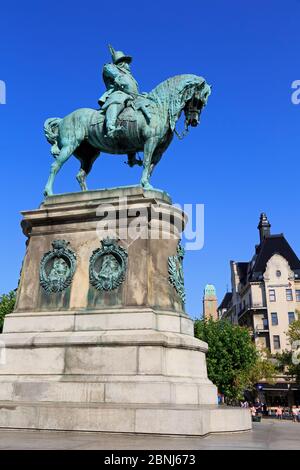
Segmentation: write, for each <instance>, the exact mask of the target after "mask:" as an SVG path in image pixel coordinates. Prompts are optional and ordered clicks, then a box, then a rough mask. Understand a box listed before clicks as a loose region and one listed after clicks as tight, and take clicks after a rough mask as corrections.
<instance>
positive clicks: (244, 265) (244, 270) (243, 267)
mask: <svg viewBox="0 0 300 470" xmlns="http://www.w3.org/2000/svg"><path fill="white" fill-rule="evenodd" d="M249 264H250V263H248V261H246V262H244V261H243V262H239V263H236V267H237V272H238V275H239V278H240V282H241V284H246V282H247V274H248V267H249Z"/></svg>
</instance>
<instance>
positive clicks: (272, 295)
mask: <svg viewBox="0 0 300 470" xmlns="http://www.w3.org/2000/svg"><path fill="white" fill-rule="evenodd" d="M269 300H270V302H276V294H275V289H269Z"/></svg>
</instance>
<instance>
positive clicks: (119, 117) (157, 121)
mask: <svg viewBox="0 0 300 470" xmlns="http://www.w3.org/2000/svg"><path fill="white" fill-rule="evenodd" d="M109 47H110V51H111V55H112V63H110V64H106V65H105V66H104V68H103V80H104V83H105V85H106V91H105V93H104V94H103V95H102V96H101V97H100V98H99V101H98V102H99V105H100V109H98V110H96V109H90V108H81V109H77V110H76V111H73V112H72V113H71V114H69V115H68V116H66V117H64V118H62V119H61V118H50V119H47V120H46V122H45V124H44V131H45V135H46V138H47V140H48V142H49V143H50V144H51V146H52V147H51V153H52V155H53V157H54V159H55V160H54V162H53V163H52V165H51V171H50V176H49V179H48V181H47V184H46V187H45V190H44V194H45V196H50V195H52V194H53V183H54V179H55V176H56V174H57V172H58V171H59V170H60V168H61V167H62V165H63V164H64V163H65V162H66V161H67V160H68V159H69V158H70V156H71V155H74V156H75V157H76V158H78V160H79V161H80V163H81V168H80V170H79V173H78V174H77V180H78V182H79V184H80V186H81V189H82V190H83V191H84V190H87V186H86V176H87V175H88V174H89V172H90V171H91V169H92V166H93V163H94V162H95V160H96V158H97V157H98V156H99V155H100V152H105V153H109V154H114V155H124V154H127V156H128V164H129V165H130V166H134V165H140V166H143V172H142V177H141V181H140V184H141V185H142V186H143V187H144V188H145V189H151V188H152V186H151V185H150V182H149V180H150V176H151V174H152V172H153V170H154V168H155V166H156V165H157V164H158V162H159V161H160V159H161V157H162V155H163V153H164V152H165V151H166V149H167V148H168V146H169V145H170V143H171V141H172V138H173V136H174V133H175V132H176V129H175V125H176V122H177V121H178V119H179V118H180V115H181V113H182V111H183V112H184V114H185V130H186V131H187V130H188V128H189V126H192V127H196V126H197V125H198V123H199V117H200V113H201V110H202V108H203V107H204V106H205V105H206V103H207V100H208V97H209V95H210V93H211V88H210V86H209V85H208V84H207V83H206V81H205V79H204V78H202V77H198V76H197V75H191V74H187V75H176V76H175V77H172V78H169V79H167V80H165V81H164V82H162V83H160V84H159V85H158V86H157V87H156V88H154V89H153V90H152V91H151V92H150V93H140V92H139V89H138V84H137V82H136V80H135V79H134V77H133V76H132V74H131V69H130V63H131V61H132V58H131V57H130V56H127V55H125V54H124V53H123V52H121V51H115V50H114V49H113V48H112V47H111V46H109ZM137 152H143V154H144V156H143V160H140V159H137V158H136V154H137Z"/></svg>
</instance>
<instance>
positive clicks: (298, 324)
mask: <svg viewBox="0 0 300 470" xmlns="http://www.w3.org/2000/svg"><path fill="white" fill-rule="evenodd" d="M296 314H297V319H296V320H295V321H293V322H292V323H290V325H289V329H288V331H287V338H288V340H289V342H290V343H291V344H292V343H293V342H294V341H299V340H300V316H299V311H298V310H296Z"/></svg>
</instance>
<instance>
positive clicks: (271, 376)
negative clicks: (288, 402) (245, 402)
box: [248, 351, 278, 390]
mask: <svg viewBox="0 0 300 470" xmlns="http://www.w3.org/2000/svg"><path fill="white" fill-rule="evenodd" d="M277 374H278V368H277V365H276V361H274V358H272V357H271V355H270V353H269V351H263V355H258V357H257V359H256V362H255V364H254V365H253V367H252V370H251V371H250V373H249V377H248V388H249V389H253V390H255V385H256V384H257V383H258V382H261V381H262V380H264V381H266V382H268V383H270V384H272V383H275V382H276V376H277Z"/></svg>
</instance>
